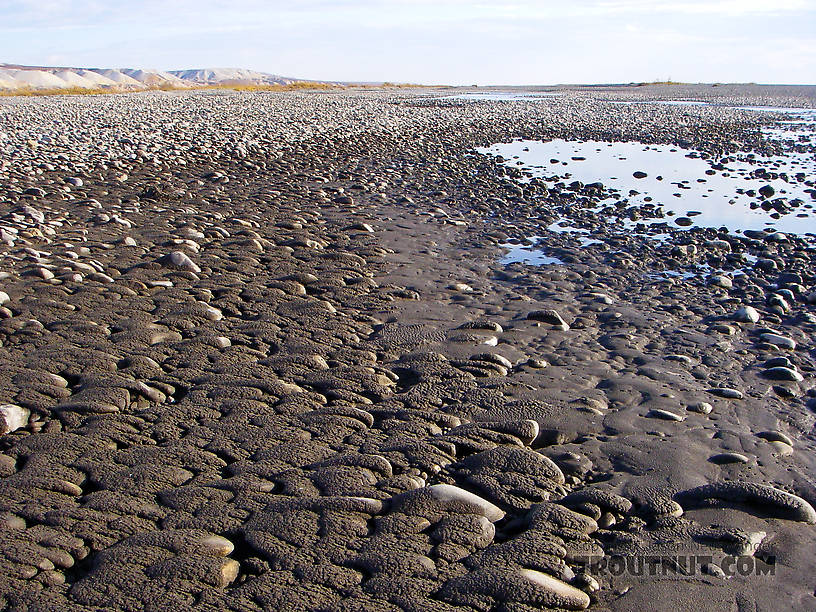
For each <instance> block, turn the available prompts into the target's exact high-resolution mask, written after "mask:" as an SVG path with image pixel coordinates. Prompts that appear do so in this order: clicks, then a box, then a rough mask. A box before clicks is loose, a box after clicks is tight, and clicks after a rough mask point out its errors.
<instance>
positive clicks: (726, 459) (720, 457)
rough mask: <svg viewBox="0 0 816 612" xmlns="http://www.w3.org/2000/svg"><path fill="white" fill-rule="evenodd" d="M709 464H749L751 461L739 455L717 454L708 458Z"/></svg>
mask: <svg viewBox="0 0 816 612" xmlns="http://www.w3.org/2000/svg"><path fill="white" fill-rule="evenodd" d="M708 460H709V461H710V462H711V463H718V464H726V463H749V462H750V461H751V460H750V459H749V458H748V457H746V456H745V455H743V454H741V453H718V454H716V455H712V456H711V457H709V458H708Z"/></svg>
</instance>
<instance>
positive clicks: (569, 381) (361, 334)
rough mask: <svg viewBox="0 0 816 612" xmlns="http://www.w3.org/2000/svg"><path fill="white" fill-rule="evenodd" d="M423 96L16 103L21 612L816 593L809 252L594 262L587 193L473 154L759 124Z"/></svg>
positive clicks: (451, 605)
mask: <svg viewBox="0 0 816 612" xmlns="http://www.w3.org/2000/svg"><path fill="white" fill-rule="evenodd" d="M713 90H717V91H716V93H713ZM662 91H663V90H662V89H660V88H656V89H654V90H648V91H644V90H641V92H642V93H643V94H644V96H645V97H647V98H648V97H649V96H655V95H661V92H662ZM721 91H723V90H722V89H720V88H712V90H711V91H709V90H705V91H703V90H700V91H695V96H698V97H705V96H709V97H712V96H713V97H715V98H716V96H719V95H721V94H720V92H721ZM629 92H630V90H629V89H625V90H622V92H618V93H614V92H612V93H613V95H612V97H615V98H616V99H617V98H618V97H620V96H622V95H625V96H629V95H630V94H629ZM641 92H639V93H641ZM438 93H439V92H434V91H427V90H423V91H418V92H403V91H401V92H399V93H394V92H335V93H330V94H322V93H296V94H295V93H292V94H286V95H284V94H262V93H231V92H216V93H184V94H177V93H159V92H155V93H151V94H139V95H134V96H121V97H115V98H106V99H102V98H72V99H71V100H70V101H66V100H64V99H63V100H59V99H54V100H45V99H38V100H22V99H20V100H11V99H8V100H4V101H0V113H2V115H0V120H2V128H0V131H2V132H3V133H4V134H5V137H4V138H3V139H2V140H0V146H1V147H3V152H4V155H3V158H4V159H5V160H6V162H5V163H4V165H3V167H2V168H0V183H2V184H3V198H4V200H5V201H6V202H7V204H6V206H5V207H4V208H5V210H6V212H4V214H3V215H2V219H0V226H2V228H3V232H4V233H3V235H2V240H3V242H4V246H3V251H2V252H3V259H2V272H3V278H2V280H0V290H2V291H3V292H4V293H5V294H6V295H7V296H8V299H7V300H4V302H5V303H4V304H3V305H2V306H3V308H5V311H3V312H4V315H3V316H4V317H5V318H4V319H3V320H2V321H0V330H1V331H2V336H1V337H0V339H1V340H2V359H3V362H4V363H3V368H2V371H3V374H2V376H3V378H2V383H0V389H2V395H0V403H5V404H8V405H11V406H13V407H14V408H13V409H12V408H8V409H6V415H7V418H6V421H7V423H10V422H11V421H13V420H14V419H13V418H11V417H14V418H16V421H15V422H16V423H17V424H18V428H17V429H15V430H14V431H12V432H10V433H7V434H5V435H4V436H3V437H2V438H0V444H2V450H3V457H2V470H3V480H2V482H0V504H1V505H2V510H3V511H4V512H5V514H4V515H3V520H4V522H5V525H6V529H5V530H4V531H3V532H2V533H1V534H0V550H2V551H3V555H4V562H3V564H4V566H5V567H6V572H5V578H4V584H3V585H2V587H0V590H2V593H3V596H4V597H5V603H6V604H7V606H8V607H10V608H12V609H25V608H26V607H41V608H42V607H49V606H51V607H61V608H64V609H72V607H73V608H75V609H88V608H92V607H94V606H98V607H106V608H113V609H133V610H137V609H145V608H147V609H149V608H150V607H151V606H153V607H154V608H166V607H169V606H171V605H172V606H174V607H177V608H179V609H187V608H192V607H194V606H199V607H201V606H205V607H206V606H209V607H211V608H213V609H235V610H252V609H264V608H270V607H272V608H277V609H295V608H300V609H344V610H358V609H366V610H375V609H381V610H391V609H423V610H426V609H439V610H449V609H506V610H525V609H530V608H532V609H538V608H542V607H547V606H550V607H556V606H560V607H563V608H582V607H586V606H587V605H589V604H590V601H592V602H593V605H594V606H595V607H596V608H597V609H604V608H607V609H615V610H627V609H633V608H635V607H638V606H643V605H646V607H655V602H661V603H660V606H662V607H669V606H672V607H674V608H679V609H691V608H693V607H699V606H700V605H701V604H702V602H705V605H706V606H707V607H708V608H709V609H723V610H730V609H733V607H734V606H735V604H737V605H740V606H744V605H749V604H750V603H753V604H754V605H755V607H756V608H757V609H773V608H774V607H775V604H776V602H778V601H779V599H780V598H784V599H785V600H786V601H793V602H796V603H798V604H799V605H800V606H801V607H805V608H806V607H809V606H812V599H813V592H814V585H813V584H812V581H811V578H810V576H812V563H813V562H812V560H811V559H810V556H809V552H810V551H811V550H812V549H813V544H814V539H816V535H814V534H816V532H815V531H814V528H813V525H812V524H809V523H810V522H813V520H816V517H814V516H813V510H812V507H811V505H812V504H814V503H816V497H815V496H814V493H813V479H814V474H816V465H814V459H813V457H814V454H813V450H814V448H813V447H814V443H813V439H812V428H813V409H812V405H813V395H814V393H813V391H812V390H811V389H812V372H813V357H812V355H811V352H812V348H813V347H812V337H813V331H814V329H815V327H814V326H816V319H814V311H813V309H814V305H813V304H811V303H810V301H809V299H808V296H809V295H810V294H811V292H812V291H813V284H814V277H813V273H812V270H813V269H814V261H813V259H814V255H813V249H812V244H811V242H809V239H808V238H807V237H799V236H796V235H790V234H789V235H785V236H779V235H775V234H774V232H765V233H760V234H755V235H754V236H747V235H744V234H743V235H737V234H734V233H733V232H730V231H725V232H722V231H719V230H717V229H711V228H708V229H707V228H691V229H683V228H680V227H677V228H674V227H673V228H670V229H669V230H667V232H666V233H667V234H668V237H666V238H665V239H663V240H660V241H649V240H644V239H643V238H641V237H639V236H637V235H635V234H634V233H631V232H621V231H616V230H615V224H614V223H612V224H610V227H608V228H606V229H599V228H597V227H593V228H592V229H593V233H592V237H593V239H595V240H598V241H599V242H600V244H593V245H590V246H588V247H581V246H579V245H578V244H576V243H575V240H574V237H571V236H570V235H569V234H566V233H553V232H546V228H547V227H549V226H550V225H551V224H552V223H553V222H555V221H558V220H560V219H564V218H566V219H569V220H576V221H578V222H582V221H583V222H584V223H585V224H587V225H589V224H590V223H591V220H590V219H589V218H584V217H585V214H586V213H585V212H583V211H584V210H585V209H587V208H589V207H588V206H586V204H589V203H591V202H592V199H593V198H595V197H599V196H598V194H595V193H592V190H591V189H590V190H587V189H585V187H586V186H582V187H581V188H576V189H566V188H554V187H553V185H552V184H550V185H546V184H540V183H523V182H519V181H517V179H518V178H521V174H520V173H518V172H514V171H513V170H512V169H511V168H509V167H507V166H506V165H504V164H503V163H501V161H499V160H496V159H493V158H490V157H486V156H480V155H476V154H475V153H474V149H475V148H476V147H483V146H488V145H491V144H494V143H496V142H502V141H506V140H507V139H510V138H527V139H543V138H565V139H574V138H577V137H580V138H584V139H589V138H594V139H599V140H604V139H605V140H613V141H622V140H639V141H641V142H647V143H655V144H673V145H676V146H681V145H685V146H687V147H693V148H695V149H697V150H700V151H703V152H706V153H709V154H712V155H714V154H716V155H722V156H727V155H731V154H736V153H737V152H738V151H742V152H747V151H755V152H757V153H760V152H784V146H783V145H780V144H778V143H775V142H771V141H768V140H767V139H765V138H764V137H763V134H762V128H763V126H767V125H771V124H772V123H774V122H775V121H778V120H779V117H776V116H774V115H772V114H765V113H752V112H750V111H744V110H738V109H734V108H725V107H682V108H681V107H675V106H647V105H632V106H623V105H616V104H611V103H609V102H608V101H607V98H609V97H610V92H604V93H603V94H598V93H596V92H587V91H585V90H576V91H564V92H563V93H561V95H558V96H552V97H547V99H546V100H540V101H524V100H522V101H513V102H502V101H487V102H485V101H478V102H473V101H461V100H439V99H437V98H438V97H440V96H439V95H438ZM446 93H447V92H446ZM811 94H812V91H811V90H808V89H804V88H803V89H795V90H785V91H781V90H780V91H779V97H778V98H777V99H774V101H773V103H774V105H777V106H779V105H791V106H797V107H801V106H806V105H808V104H812V99H811V98H810V97H809V96H811ZM770 95H771V94H770V93H769V91H768V90H766V89H763V90H761V91H755V90H752V89H751V88H750V87H746V88H743V89H739V88H729V89H728V90H727V96H728V100H730V101H731V102H730V103H732V104H734V105H743V106H744V105H755V104H760V103H763V101H766V100H768V98H769V96H770ZM760 98H761V100H760ZM811 180H812V177H811ZM603 214H607V215H611V216H613V217H614V218H617V217H616V215H619V214H620V211H617V210H613V211H609V212H608V213H603ZM542 229H544V230H545V232H542V231H541V230H542ZM534 235H539V236H540V235H545V244H544V248H546V249H547V252H548V253H549V254H552V255H555V256H557V257H558V258H559V259H560V260H561V261H563V262H564V264H563V265H547V266H542V267H531V266H525V265H523V264H511V265H509V266H505V265H504V264H502V263H501V262H500V258H501V255H502V253H503V252H504V251H503V247H502V245H506V244H508V243H511V242H513V241H515V242H518V241H521V240H524V239H526V238H528V237H530V236H534ZM702 264H705V265H706V266H708V268H705V270H709V269H710V270H712V271H713V270H716V272H710V273H696V274H695V275H692V276H690V277H684V276H682V275H681V276H677V275H675V274H674V273H675V272H678V271H679V272H684V271H687V270H688V269H691V268H692V267H694V266H698V267H699V266H701V265H702ZM735 269H740V270H741V271H744V272H745V273H744V274H733V270H735ZM0 295H2V294H0ZM737 313H740V314H737ZM757 316H758V317H759V319H758V320H757V321H753V322H752V321H751V319H755V318H756V317H757ZM7 428H8V429H11V426H9V427H7ZM724 482H732V483H734V482H736V483H747V484H737V485H733V484H732V485H723V484H722V483H724ZM706 485H709V488H708V489H700V488H699V487H702V486H706ZM451 487H456V488H451ZM786 491H787V493H786ZM471 494H473V495H475V496H473V495H471ZM723 501H724V502H725V503H724V504H723ZM812 519H813V520H812ZM692 556H694V557H695V559H697V558H701V559H703V558H704V559H705V562H704V563H697V561H694V575H692V576H689V575H688V574H689V573H690V572H691V570H690V569H689V568H683V570H682V571H679V570H675V571H670V572H668V573H669V574H670V575H671V579H667V578H666V576H664V575H662V570H661V573H659V575H648V572H646V573H645V575H644V572H638V571H634V570H631V571H623V572H617V571H614V567H612V566H611V565H610V564H609V561H610V560H612V559H618V558H624V559H645V558H647V557H651V558H655V557H657V558H658V559H659V560H663V561H665V562H666V563H665V564H670V563H675V564H676V565H680V566H682V565H683V563H684V562H686V561H687V560H688V559H689V558H690V557H692ZM709 557H710V559H709ZM727 557H733V558H735V559H744V560H745V561H744V567H745V568H747V567H748V565H749V564H750V566H751V567H750V569H751V570H752V571H737V570H736V569H734V568H736V567H737V565H736V564H735V565H734V566H733V567H731V566H729V563H728V561H727V559H726V558H727ZM771 560H773V563H771ZM665 564H664V565H665ZM703 565H705V566H706V567H705V568H703ZM714 566H716V567H717V568H719V572H718V570H717V569H716V568H715V567H714ZM704 569H705V571H706V573H703V570H704ZM771 571H772V575H771ZM683 572H685V574H684V573H683ZM720 572H721V573H722V575H720ZM677 573H679V574H680V576H678V575H677ZM549 577H552V578H549ZM644 602H649V603H648V605H647V604H645V603H644ZM663 603H665V606H663Z"/></svg>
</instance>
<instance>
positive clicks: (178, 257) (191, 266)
mask: <svg viewBox="0 0 816 612" xmlns="http://www.w3.org/2000/svg"><path fill="white" fill-rule="evenodd" d="M159 261H160V262H161V263H164V264H168V265H171V266H173V267H175V268H179V269H181V270H186V271H188V272H193V273H195V274H198V273H200V272H201V268H199V267H198V264H196V263H195V262H194V261H193V260H192V259H190V257H189V255H187V254H186V253H184V252H183V251H173V252H172V253H169V254H168V255H165V256H163V257H161V258H160V259H159Z"/></svg>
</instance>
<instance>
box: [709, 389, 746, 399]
mask: <svg viewBox="0 0 816 612" xmlns="http://www.w3.org/2000/svg"><path fill="white" fill-rule="evenodd" d="M708 392H709V393H711V394H712V395H716V396H718V397H724V398H726V399H743V398H744V397H745V395H743V393H742V391H739V390H737V389H731V388H730V387H713V388H711V389H709V390H708Z"/></svg>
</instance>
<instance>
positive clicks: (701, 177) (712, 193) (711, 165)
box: [479, 140, 816, 234]
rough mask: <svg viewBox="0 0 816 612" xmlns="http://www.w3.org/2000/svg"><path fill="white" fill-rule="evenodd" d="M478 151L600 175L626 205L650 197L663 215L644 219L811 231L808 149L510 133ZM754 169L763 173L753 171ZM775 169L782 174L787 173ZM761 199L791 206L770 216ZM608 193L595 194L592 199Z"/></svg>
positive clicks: (537, 170)
mask: <svg viewBox="0 0 816 612" xmlns="http://www.w3.org/2000/svg"><path fill="white" fill-rule="evenodd" d="M479 152H480V153H484V154H488V155H500V156H501V157H502V158H504V159H505V160H506V161H505V163H506V164H507V165H510V166H513V167H517V168H520V169H522V170H525V171H527V173H528V175H529V176H535V177H542V178H545V179H554V180H555V178H556V177H557V180H559V181H561V182H563V183H565V184H567V185H569V183H571V182H573V181H580V182H582V183H584V184H590V183H595V182H601V183H603V184H604V186H605V187H606V188H607V189H614V190H615V191H616V195H617V196H618V199H619V200H620V201H625V203H626V207H629V206H633V205H637V206H644V205H652V206H655V207H659V208H660V209H661V210H663V211H664V214H665V215H666V216H665V218H662V219H654V220H645V221H643V222H645V223H650V222H665V221H669V222H672V221H673V219H677V218H678V217H687V218H689V219H691V220H692V223H693V225H694V226H703V227H723V226H725V227H727V228H728V229H729V230H731V231H734V230H737V229H764V228H767V227H770V228H773V229H776V230H780V231H784V232H789V233H796V234H805V233H816V214H814V213H816V210H814V206H816V201H815V200H814V199H813V198H812V197H811V193H810V191H808V190H812V189H813V187H812V182H813V180H814V178H816V156H814V155H813V154H810V155H806V154H800V153H790V154H789V155H786V156H779V157H774V158H765V157H759V156H746V157H744V158H743V159H741V160H740V161H728V160H718V159H703V157H701V155H700V154H699V153H697V152H693V151H687V150H684V149H679V148H677V147H673V146H670V145H645V144H642V143H638V142H614V143H612V142H599V141H565V140H552V141H548V142H539V141H525V140H516V141H513V142H509V143H502V144H496V145H493V146H491V147H487V148H483V149H479ZM757 170H760V171H763V170H764V171H766V172H767V173H769V174H768V175H765V176H761V177H759V176H757V175H756V172H757ZM636 173H643V174H645V176H641V174H637V176H641V178H635V176H636ZM770 173H775V175H777V176H774V175H771V174H770ZM779 174H785V175H786V176H787V180H786V179H785V178H784V177H780V176H778V175H779ZM805 181H807V182H810V183H811V185H810V186H809V185H807V184H806V182H805ZM767 186H770V187H772V188H773V190H774V194H773V195H772V196H770V197H768V198H763V197H761V196H760V194H759V190H760V189H761V188H767ZM763 200H767V202H766V203H765V204H766V206H768V204H769V203H773V202H774V201H775V200H780V202H781V203H782V204H784V206H785V207H787V208H789V209H790V210H791V211H792V212H789V213H788V214H785V215H780V216H779V218H778V219H776V218H774V216H773V215H774V214H777V215H778V214H779V213H778V212H777V210H776V208H772V209H771V210H767V211H766V210H763V209H762V207H761V206H762V204H763ZM615 201H616V200H615V199H609V200H606V201H602V202H599V207H603V206H605V205H609V204H611V203H614V202H615ZM669 213H673V214H671V215H670V214H669Z"/></svg>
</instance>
